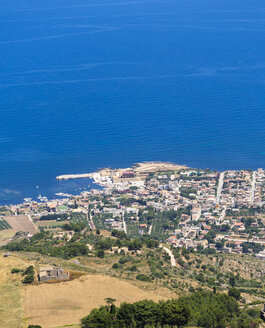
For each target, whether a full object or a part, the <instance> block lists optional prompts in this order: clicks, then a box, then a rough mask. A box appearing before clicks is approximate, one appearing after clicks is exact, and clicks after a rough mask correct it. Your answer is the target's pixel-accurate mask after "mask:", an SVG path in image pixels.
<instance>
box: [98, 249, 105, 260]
mask: <svg viewBox="0 0 265 328" xmlns="http://www.w3.org/2000/svg"><path fill="white" fill-rule="evenodd" d="M104 256H105V252H104V249H99V250H97V257H99V258H103V257H104Z"/></svg>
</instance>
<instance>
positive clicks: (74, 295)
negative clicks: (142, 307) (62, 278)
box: [23, 275, 165, 328]
mask: <svg viewBox="0 0 265 328" xmlns="http://www.w3.org/2000/svg"><path fill="white" fill-rule="evenodd" d="M107 297H111V298H114V299H116V300H117V301H116V303H115V304H117V305H119V304H120V303H121V302H135V301H138V300H142V299H153V300H155V301H158V300H160V299H164V298H165V297H163V296H160V295H159V294H157V292H156V293H151V292H147V291H144V290H142V289H141V288H139V287H137V286H134V285H132V284H130V283H129V282H127V281H123V280H120V279H117V278H113V277H109V276H103V275H86V276H82V277H80V278H79V279H77V280H73V281H69V282H63V283H56V284H41V285H35V286H28V287H26V288H24V290H23V307H24V317H25V318H27V320H26V321H27V324H39V325H41V326H43V327H45V328H50V327H56V326H63V325H69V324H78V323H79V322H80V319H81V318H82V317H84V316H85V315H87V314H89V312H90V311H91V310H92V309H93V308H95V307H98V306H100V305H105V304H106V303H105V300H104V299H105V298H107Z"/></svg>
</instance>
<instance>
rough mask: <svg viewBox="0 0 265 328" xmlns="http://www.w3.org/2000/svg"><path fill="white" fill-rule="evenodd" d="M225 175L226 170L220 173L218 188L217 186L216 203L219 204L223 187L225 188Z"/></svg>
mask: <svg viewBox="0 0 265 328" xmlns="http://www.w3.org/2000/svg"><path fill="white" fill-rule="evenodd" d="M224 175H225V173H224V172H222V173H220V177H219V182H218V188H217V194H216V204H219V203H220V199H221V194H222V189H223V184H224Z"/></svg>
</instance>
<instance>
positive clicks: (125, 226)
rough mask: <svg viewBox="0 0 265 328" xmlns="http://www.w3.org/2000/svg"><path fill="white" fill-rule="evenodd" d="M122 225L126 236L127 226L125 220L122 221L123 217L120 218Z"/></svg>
mask: <svg viewBox="0 0 265 328" xmlns="http://www.w3.org/2000/svg"><path fill="white" fill-rule="evenodd" d="M122 224H123V230H124V232H125V233H126V235H127V225H126V222H125V220H124V217H123V218H122Z"/></svg>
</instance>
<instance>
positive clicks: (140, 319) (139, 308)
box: [133, 300, 157, 328]
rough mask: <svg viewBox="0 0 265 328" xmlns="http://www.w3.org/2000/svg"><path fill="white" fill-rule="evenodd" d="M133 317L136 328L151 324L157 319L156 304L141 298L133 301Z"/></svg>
mask: <svg viewBox="0 0 265 328" xmlns="http://www.w3.org/2000/svg"><path fill="white" fill-rule="evenodd" d="M133 307H134V318H135V321H136V324H137V328H138V327H139V328H144V327H145V325H152V324H153V323H154V322H156V319H157V304H156V303H155V302H153V301H149V300H143V301H139V302H136V303H134V305H133Z"/></svg>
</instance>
